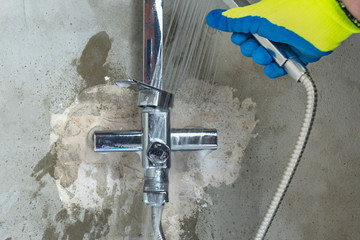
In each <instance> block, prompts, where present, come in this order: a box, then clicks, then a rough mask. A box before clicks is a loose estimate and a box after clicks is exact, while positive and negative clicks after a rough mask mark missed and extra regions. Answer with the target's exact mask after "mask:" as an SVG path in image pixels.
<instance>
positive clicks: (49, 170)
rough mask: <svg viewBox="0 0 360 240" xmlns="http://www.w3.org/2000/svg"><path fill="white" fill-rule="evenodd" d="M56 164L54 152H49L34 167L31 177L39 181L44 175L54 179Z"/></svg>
mask: <svg viewBox="0 0 360 240" xmlns="http://www.w3.org/2000/svg"><path fill="white" fill-rule="evenodd" d="M56 162H57V154H56V151H49V152H48V153H47V154H46V155H45V157H43V158H42V159H41V160H40V161H39V162H38V163H37V164H36V166H35V167H34V169H33V173H32V174H31V176H32V177H34V178H35V179H36V181H40V180H41V179H42V178H43V177H44V176H45V175H46V174H49V175H50V176H51V177H53V178H55V175H54V173H55V166H56Z"/></svg>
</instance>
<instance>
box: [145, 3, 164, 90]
mask: <svg viewBox="0 0 360 240" xmlns="http://www.w3.org/2000/svg"><path fill="white" fill-rule="evenodd" d="M163 31H164V30H163V1H162V0H144V43H143V44H144V69H143V71H144V79H143V82H144V83H145V84H148V85H150V86H152V87H155V88H158V89H162V87H163V86H162V64H163V34H164V33H163Z"/></svg>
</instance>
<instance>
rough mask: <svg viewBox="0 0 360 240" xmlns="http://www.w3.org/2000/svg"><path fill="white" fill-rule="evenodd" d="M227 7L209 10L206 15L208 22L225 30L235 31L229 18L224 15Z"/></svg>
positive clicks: (213, 26)
mask: <svg viewBox="0 0 360 240" xmlns="http://www.w3.org/2000/svg"><path fill="white" fill-rule="evenodd" d="M225 11H226V9H215V10H212V11H211V12H209V14H208V15H207V16H206V23H207V24H208V25H209V26H210V27H212V28H215V29H218V30H221V31H225V32H233V31H231V29H229V26H228V25H229V24H228V20H229V19H228V18H227V17H225V16H223V15H222V13H223V12H225Z"/></svg>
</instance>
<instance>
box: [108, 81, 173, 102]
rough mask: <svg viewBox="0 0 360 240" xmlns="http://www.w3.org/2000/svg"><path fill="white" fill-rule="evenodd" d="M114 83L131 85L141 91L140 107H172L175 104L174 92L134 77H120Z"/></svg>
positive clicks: (125, 85)
mask: <svg viewBox="0 0 360 240" xmlns="http://www.w3.org/2000/svg"><path fill="white" fill-rule="evenodd" d="M114 83H115V84H116V85H118V86H119V87H131V88H133V89H134V87H135V90H137V91H139V97H138V106H139V107H161V108H171V107H172V106H173V103H174V98H173V94H172V93H169V92H166V91H164V90H161V89H158V88H155V87H153V86H151V85H148V84H146V83H143V82H141V81H137V80H134V79H119V80H114Z"/></svg>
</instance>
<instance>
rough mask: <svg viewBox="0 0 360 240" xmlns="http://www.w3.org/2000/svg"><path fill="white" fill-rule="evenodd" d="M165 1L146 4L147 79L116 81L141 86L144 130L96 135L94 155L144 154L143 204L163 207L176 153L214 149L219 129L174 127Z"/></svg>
mask: <svg viewBox="0 0 360 240" xmlns="http://www.w3.org/2000/svg"><path fill="white" fill-rule="evenodd" d="M162 4H163V1H162V0H144V57H143V58H144V76H143V77H144V80H143V82H140V81H136V80H133V79H123V80H115V81H114V82H115V83H116V84H117V85H119V86H124V85H130V86H132V87H136V88H137V90H138V92H139V95H138V106H139V107H141V108H142V114H141V123H142V130H141V131H140V130H136V131H96V132H95V133H94V151H95V152H122V151H137V152H139V151H141V152H142V154H141V159H142V167H143V168H144V188H143V201H144V203H146V204H147V205H150V206H152V207H161V206H163V205H164V204H165V203H166V202H168V201H169V169H170V166H171V164H170V163H171V151H197V150H215V149H216V148H217V132H216V130H215V129H171V128H170V109H171V107H172V106H173V101H174V96H173V94H171V93H169V92H167V91H164V90H162V85H163V84H162V80H163V79H162V65H163V64H162V62H163V6H162Z"/></svg>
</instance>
